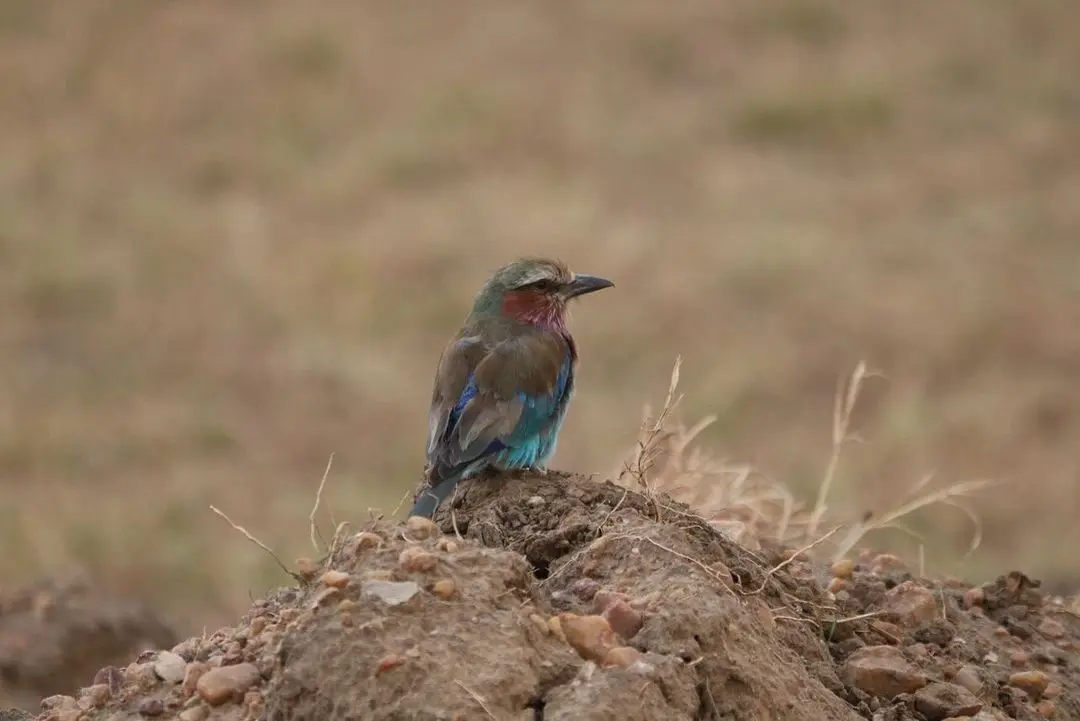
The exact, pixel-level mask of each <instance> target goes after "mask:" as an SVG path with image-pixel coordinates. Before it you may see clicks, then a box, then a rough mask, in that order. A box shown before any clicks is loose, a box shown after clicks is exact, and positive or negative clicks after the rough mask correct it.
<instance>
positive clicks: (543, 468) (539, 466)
mask: <svg viewBox="0 0 1080 721" xmlns="http://www.w3.org/2000/svg"><path fill="white" fill-rule="evenodd" d="M526 470H528V471H529V472H530V473H535V474H536V475H538V476H546V475H547V473H548V469H547V465H546V464H543V463H534V464H533V465H531V466H529V467H528V468H527V469H526Z"/></svg>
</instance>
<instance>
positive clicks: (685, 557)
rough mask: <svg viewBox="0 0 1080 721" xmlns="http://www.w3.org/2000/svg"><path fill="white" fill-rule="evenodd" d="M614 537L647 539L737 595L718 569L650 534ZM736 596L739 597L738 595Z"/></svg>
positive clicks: (646, 540)
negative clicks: (665, 543) (713, 568)
mask: <svg viewBox="0 0 1080 721" xmlns="http://www.w3.org/2000/svg"><path fill="white" fill-rule="evenodd" d="M609 538H610V537H609ZM614 538H629V539H631V540H635V541H645V542H646V543H650V544H652V545H653V546H656V547H657V548H659V549H660V550H661V551H667V552H668V553H670V554H671V555H672V556H675V557H676V558H681V559H682V560H684V561H686V562H688V563H692V564H694V565H695V566H697V567H698V568H700V569H701V570H702V571H704V572H705V573H706V574H707V575H708V576H709V578H711V579H713V580H714V581H716V582H718V583H719V584H720V585H721V586H723V587H724V590H725V591H727V592H728V593H730V594H731V595H732V596H736V594H735V589H733V588H732V587H731V586H729V585H728V584H727V583H726V582H725V581H724V579H723V578H722V577H721V576H720V574H718V573H717V572H716V571H714V570H712V569H711V568H709V567H708V566H706V565H705V564H704V563H702V562H701V561H699V560H697V559H696V558H694V557H693V556H688V555H686V554H685V553H680V552H679V551H676V550H675V549H674V548H668V547H667V546H665V545H664V544H662V543H660V542H659V541H656V540H653V539H652V538H649V537H648V536H614ZM736 598H737V596H736Z"/></svg>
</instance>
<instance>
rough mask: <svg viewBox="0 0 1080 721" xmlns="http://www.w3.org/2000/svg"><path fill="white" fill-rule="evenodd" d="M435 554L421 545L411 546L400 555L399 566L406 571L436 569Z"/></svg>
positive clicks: (414, 571) (422, 571)
mask: <svg viewBox="0 0 1080 721" xmlns="http://www.w3.org/2000/svg"><path fill="white" fill-rule="evenodd" d="M436 562H437V561H436V558H435V554H433V553H431V552H430V551H425V550H424V549H423V548H420V547H419V546H410V547H409V548H406V549H405V550H404V551H402V552H401V553H400V554H399V555H398V567H399V568H400V569H401V570H402V571H404V572H406V573H416V572H421V573H424V572H427V571H433V570H435V564H436Z"/></svg>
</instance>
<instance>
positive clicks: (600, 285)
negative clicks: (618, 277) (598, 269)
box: [563, 273, 615, 298]
mask: <svg viewBox="0 0 1080 721" xmlns="http://www.w3.org/2000/svg"><path fill="white" fill-rule="evenodd" d="M614 285H615V284H614V283H612V282H611V281H610V280H608V279H607V278H601V277H599V276H595V275H585V274H583V273H578V274H577V275H575V276H574V279H573V280H572V281H570V282H569V283H567V284H566V285H565V286H563V295H565V296H566V297H567V298H576V297H578V296H579V295H585V294H586V293H594V292H596V291H598V290H603V289H604V288H611V287H612V286H614Z"/></svg>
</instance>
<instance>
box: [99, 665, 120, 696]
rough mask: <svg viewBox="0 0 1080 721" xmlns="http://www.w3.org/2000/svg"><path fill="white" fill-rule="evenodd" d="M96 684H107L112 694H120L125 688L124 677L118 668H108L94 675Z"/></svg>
mask: <svg viewBox="0 0 1080 721" xmlns="http://www.w3.org/2000/svg"><path fill="white" fill-rule="evenodd" d="M94 683H95V684H105V685H107V686H108V687H109V691H111V692H112V693H119V692H120V689H121V688H123V686H124V675H123V674H122V673H121V671H120V669H118V668H117V667H116V666H106V667H105V668H102V669H100V670H99V671H98V672H97V673H95V674H94Z"/></svg>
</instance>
